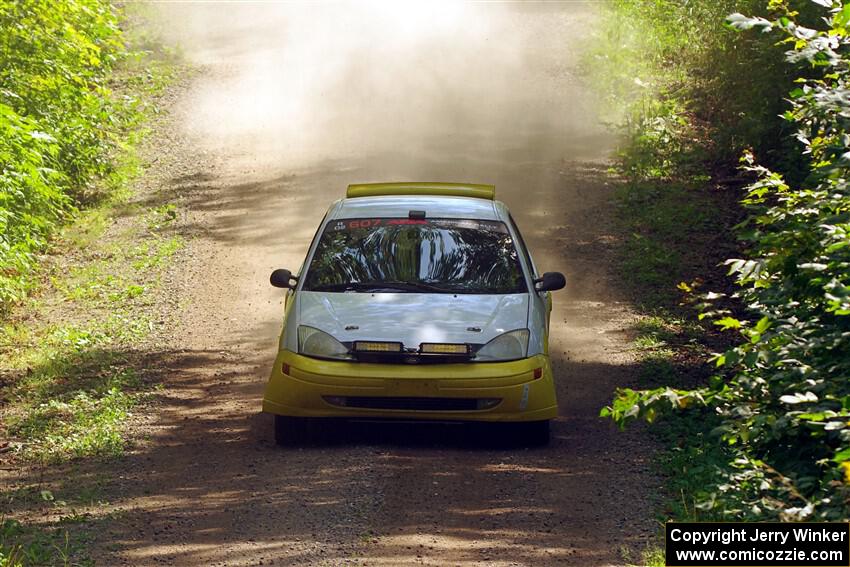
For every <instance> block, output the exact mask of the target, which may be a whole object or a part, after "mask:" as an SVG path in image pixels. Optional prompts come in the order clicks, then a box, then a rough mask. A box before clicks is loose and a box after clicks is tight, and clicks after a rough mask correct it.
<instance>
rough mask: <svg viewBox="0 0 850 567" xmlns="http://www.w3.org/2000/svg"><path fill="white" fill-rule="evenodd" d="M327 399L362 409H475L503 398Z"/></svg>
mask: <svg viewBox="0 0 850 567" xmlns="http://www.w3.org/2000/svg"><path fill="white" fill-rule="evenodd" d="M325 401H326V402H328V403H329V404H331V405H335V406H341V407H349V408H362V409H383V410H414V411H473V410H487V409H492V408H494V407H496V406H497V405H499V402H501V401H502V400H501V399H500V398H480V399H479V398H425V397H421V398H420V397H391V396H386V397H385V396H381V397H377V396H376V397H370V396H327V397H325Z"/></svg>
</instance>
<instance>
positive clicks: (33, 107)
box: [0, 0, 137, 312]
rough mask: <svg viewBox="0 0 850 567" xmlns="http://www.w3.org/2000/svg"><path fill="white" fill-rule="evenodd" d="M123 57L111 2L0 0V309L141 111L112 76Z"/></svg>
mask: <svg viewBox="0 0 850 567" xmlns="http://www.w3.org/2000/svg"><path fill="white" fill-rule="evenodd" d="M124 56H125V48H124V45H123V43H122V38H121V32H120V30H119V29H118V25H117V18H116V14H115V13H114V10H113V8H112V7H111V5H110V3H109V2H108V1H106V0H59V1H55V2H44V1H41V0H20V1H16V2H0V312H2V311H6V310H8V308H9V307H10V306H11V305H12V304H14V303H16V302H18V301H20V300H21V299H22V298H23V297H24V296H25V294H26V293H27V292H28V291H29V290H30V288H31V286H32V280H31V278H28V277H27V276H28V274H29V273H30V272H31V270H33V269H34V268H35V265H36V256H35V255H36V254H37V253H38V252H39V251H41V250H43V249H44V247H45V246H46V244H47V239H48V238H49V236H50V234H51V233H52V231H53V230H54V229H55V227H56V226H57V224H58V223H60V222H61V221H62V220H63V219H64V218H66V217H67V215H68V214H69V213H72V212H73V211H74V210H75V207H76V206H78V205H79V204H85V203H86V202H87V201H89V200H90V199H91V197H92V194H93V181H94V180H95V179H96V178H98V177H101V176H104V175H106V174H108V173H109V172H110V168H111V165H110V164H111V155H110V154H111V151H112V149H113V148H114V147H116V144H117V139H118V133H120V132H121V130H122V129H123V128H124V127H125V126H126V125H127V124H128V123H130V122H131V121H132V120H133V116H134V114H135V113H136V112H137V111H136V109H135V108H133V107H132V104H131V101H129V100H125V99H123V98H119V97H113V96H112V94H111V92H110V90H109V88H108V84H107V82H108V80H109V78H110V71H111V70H112V68H113V66H114V65H115V63H116V62H117V61H118V60H119V59H121V58H122V57H124Z"/></svg>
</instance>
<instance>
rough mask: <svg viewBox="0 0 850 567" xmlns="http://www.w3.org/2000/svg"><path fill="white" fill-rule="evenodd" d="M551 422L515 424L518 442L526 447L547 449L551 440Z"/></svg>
mask: <svg viewBox="0 0 850 567" xmlns="http://www.w3.org/2000/svg"><path fill="white" fill-rule="evenodd" d="M549 423H550V422H549V420H548V419H547V420H545V421H525V422H522V423H517V424H515V426H516V430H515V435H516V437H515V438H516V440H517V442H518V443H519V444H521V445H523V446H526V447H545V446H546V445H548V444H549V440H550V439H551V429H550V426H549Z"/></svg>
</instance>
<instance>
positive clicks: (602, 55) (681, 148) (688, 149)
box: [586, 0, 801, 180]
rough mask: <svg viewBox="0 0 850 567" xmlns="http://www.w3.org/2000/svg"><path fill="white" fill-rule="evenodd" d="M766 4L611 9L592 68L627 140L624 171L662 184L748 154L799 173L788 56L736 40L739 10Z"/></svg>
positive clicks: (666, 2)
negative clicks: (788, 109)
mask: <svg viewBox="0 0 850 567" xmlns="http://www.w3.org/2000/svg"><path fill="white" fill-rule="evenodd" d="M765 4H766V0H710V1H709V0H692V1H687V2H682V1H680V0H611V2H608V3H606V5H605V8H603V10H604V12H603V21H602V23H601V26H600V29H601V32H600V34H599V37H597V41H596V42H595V44H596V47H595V48H594V49H593V50H592V51H591V53H590V56H589V57H588V58H587V60H586V66H587V68H588V72H589V73H590V74H591V76H592V80H593V83H594V84H596V85H598V86H599V87H600V88H599V90H600V92H601V93H603V95H604V96H605V97H606V98H607V99H608V103H609V104H608V109H607V114H608V118H609V120H610V121H611V122H613V123H616V124H617V125H618V126H620V127H621V128H622V129H623V130H624V131H625V132H626V134H627V136H626V140H625V144H624V145H623V147H622V150H621V157H622V160H623V166H624V167H623V170H624V171H625V172H626V173H628V174H630V177H631V178H632V179H638V180H640V179H647V178H664V177H668V176H670V175H671V174H675V173H677V170H681V169H682V168H683V167H684V166H686V165H687V164H689V163H691V164H693V163H697V164H702V163H706V162H708V163H710V164H718V163H719V164H723V163H732V164H734V163H735V162H736V160H737V158H738V156H739V155H740V153H741V151H742V150H743V149H744V148H746V147H758V148H761V150H762V153H763V154H764V157H765V158H768V160H769V163H771V164H775V165H780V166H782V171H786V172H787V171H796V170H797V169H799V168H800V167H801V164H800V163H798V162H797V160H791V159H789V152H788V151H787V149H788V147H789V146H790V144H789V143H787V142H785V141H784V140H785V137H784V136H783V135H782V133H783V132H784V130H785V129H787V126H786V125H785V123H784V122H783V121H782V120H780V119H779V118H778V115H779V114H781V113H782V112H783V110H784V109H785V103H784V101H783V97H784V96H785V94H786V93H787V92H788V91H789V90H790V89H791V87H792V84H793V78H794V73H793V69H792V68H790V67H789V66H788V65H786V64H784V63H783V55H782V53H783V50H782V49H781V48H778V47H776V46H775V45H774V42H773V41H771V40H770V39H769V38H767V37H766V36H761V35H759V34H750V35H746V36H742V35H740V34H735V33H733V32H731V31H730V30H729V29H728V28H727V26H726V24H725V22H724V19H725V17H726V16H727V15H728V14H730V13H732V12H735V11H742V12H750V13H757V14H761V13H762V12H764V11H765V10H766V6H765Z"/></svg>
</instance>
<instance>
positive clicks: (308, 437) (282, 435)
mask: <svg viewBox="0 0 850 567" xmlns="http://www.w3.org/2000/svg"><path fill="white" fill-rule="evenodd" d="M315 429H316V427H315V424H314V423H312V422H311V421H310V420H309V419H307V418H303V417H292V416H288V415H276V416H274V441H275V443H277V444H278V445H280V446H282V447H296V446H298V445H303V444H305V443H309V442H310V441H312V440H313V438H314V437H315V433H316V432H315Z"/></svg>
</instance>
